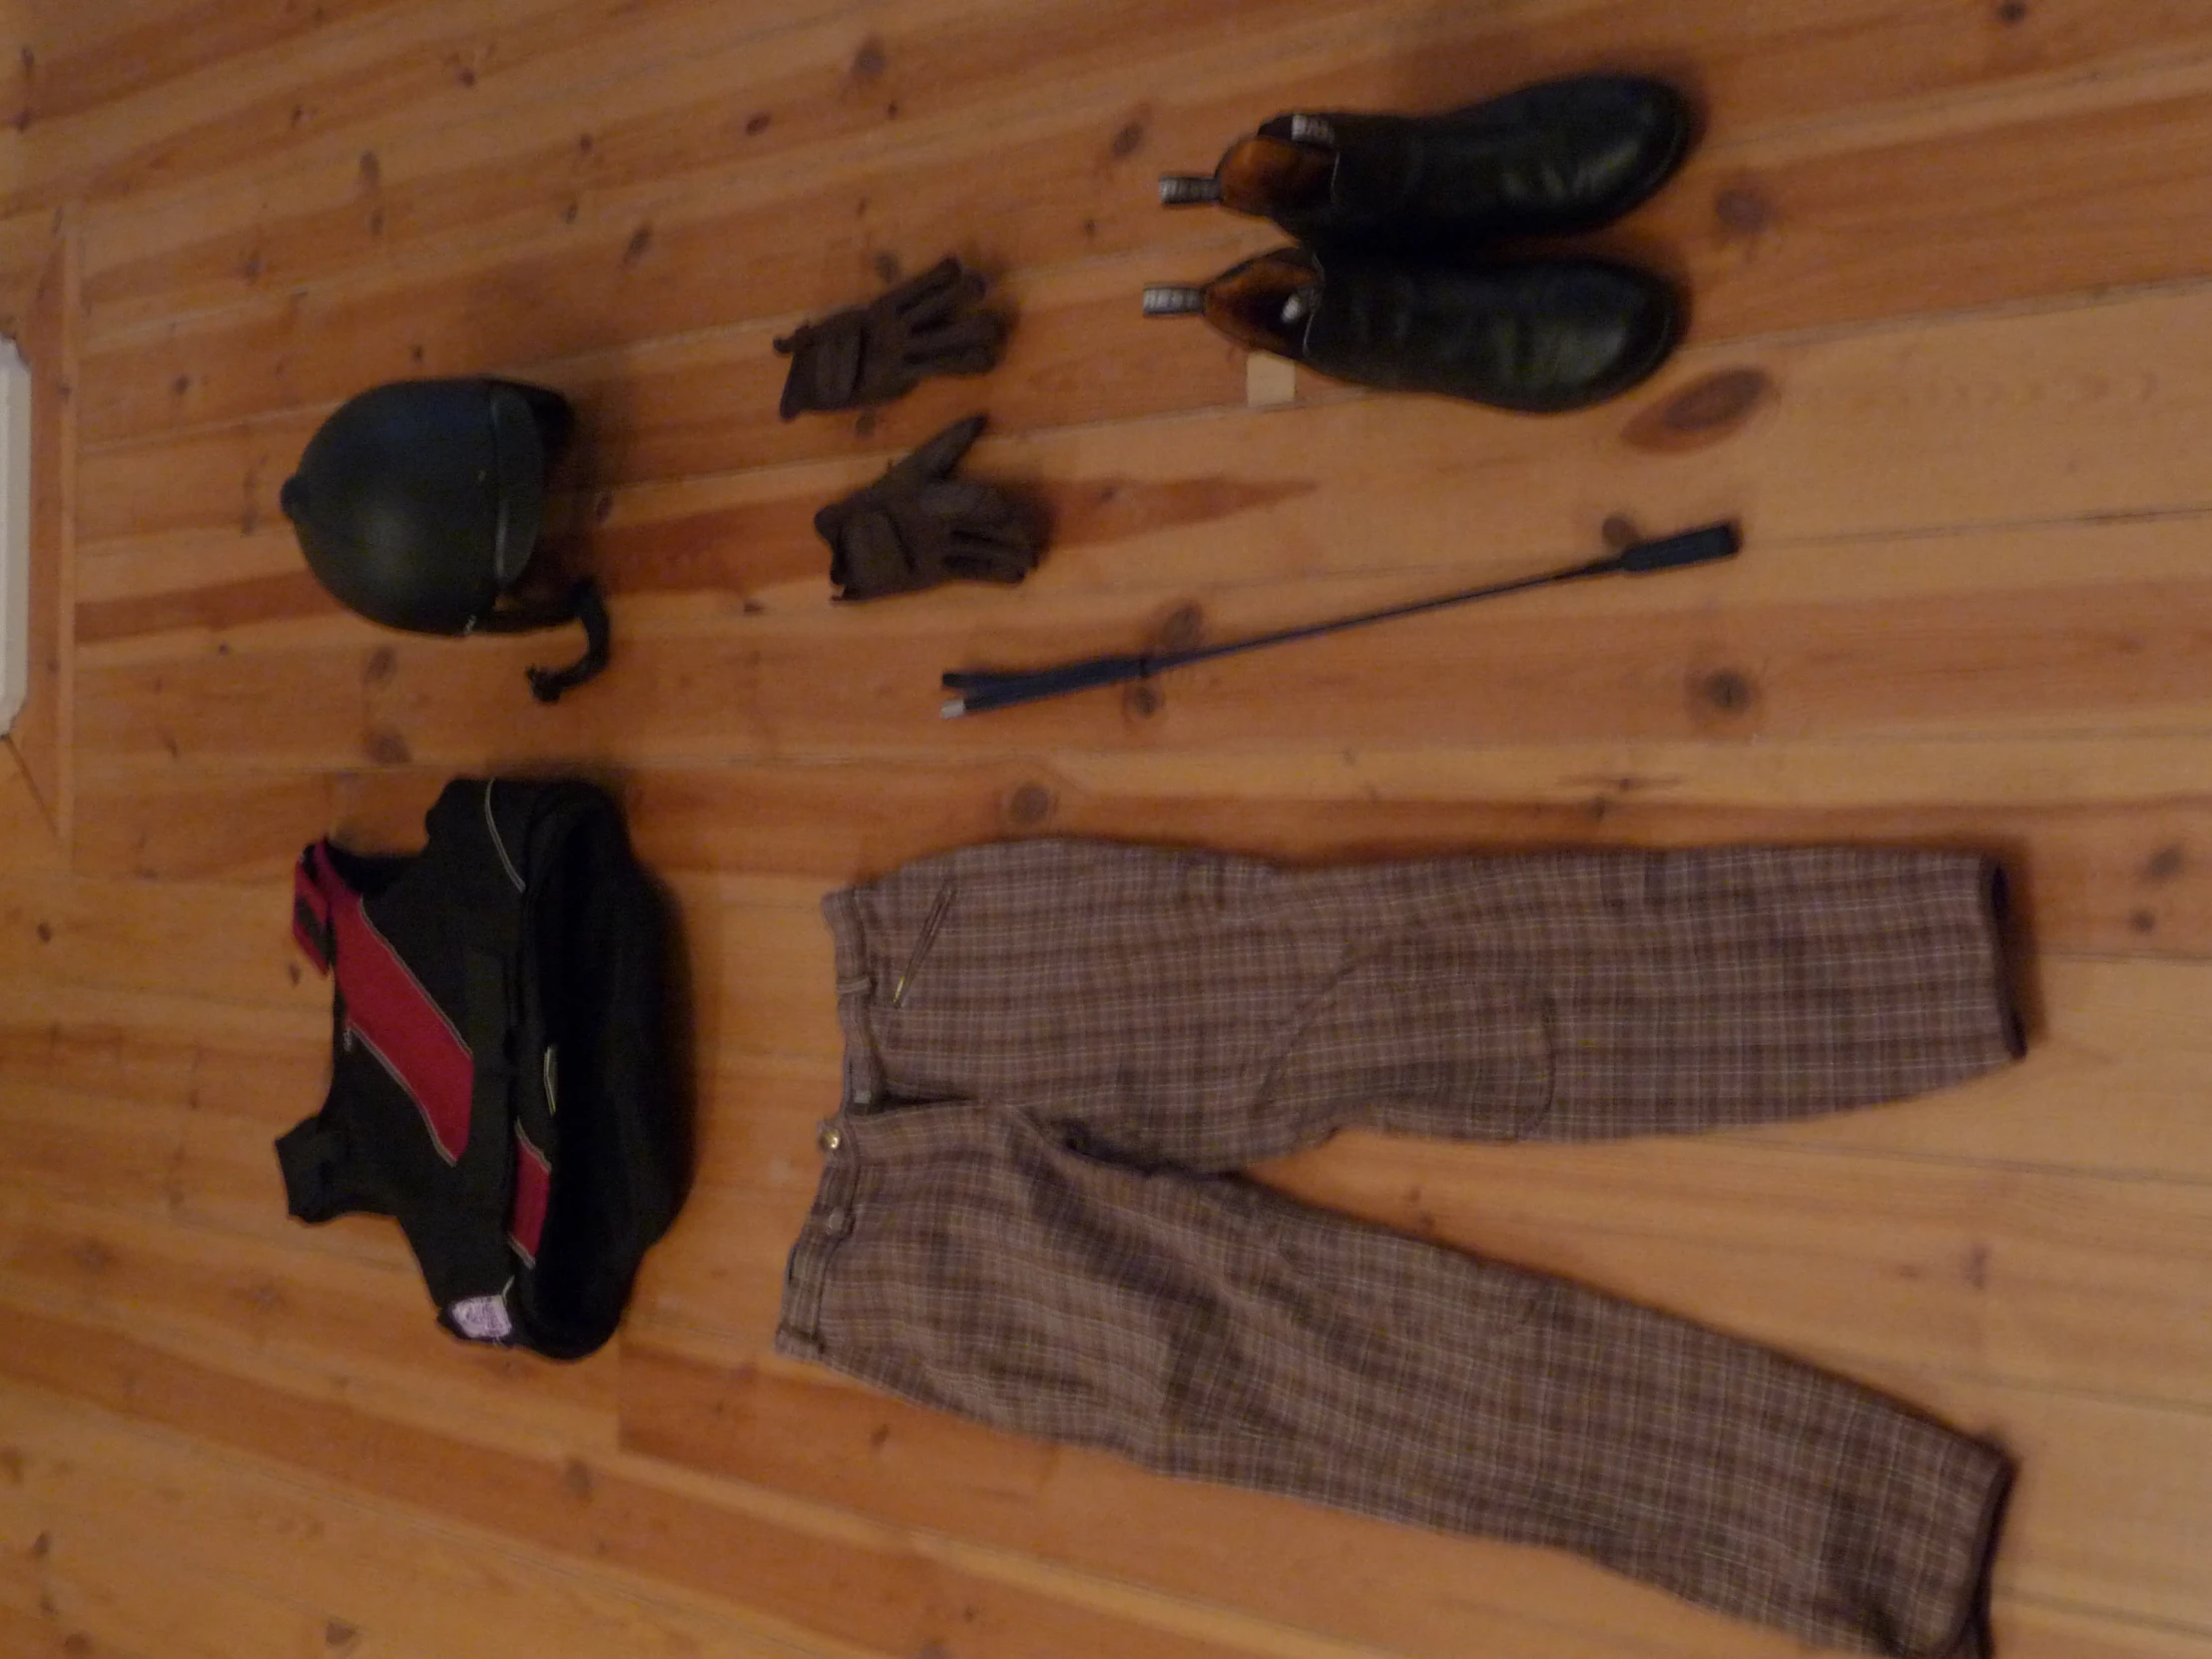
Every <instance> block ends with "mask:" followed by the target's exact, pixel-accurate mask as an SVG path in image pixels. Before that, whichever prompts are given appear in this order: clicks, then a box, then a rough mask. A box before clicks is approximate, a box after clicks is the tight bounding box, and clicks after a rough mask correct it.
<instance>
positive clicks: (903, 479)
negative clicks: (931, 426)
mask: <svg viewBox="0 0 2212 1659" xmlns="http://www.w3.org/2000/svg"><path fill="white" fill-rule="evenodd" d="M983 422H984V417H983V416H982V415H979V414H971V415H969V416H968V417H967V418H966V419H964V420H955V421H954V422H953V423H952V424H951V425H949V426H947V427H946V428H945V429H944V430H943V431H941V432H939V433H937V434H936V436H934V437H932V438H930V439H928V440H927V441H926V442H924V443H923V444H922V445H921V446H920V447H919V448H917V449H915V451H914V452H913V453H912V454H911V455H908V456H907V457H906V458H905V459H904V460H902V461H900V462H899V463H898V464H897V465H896V466H894V467H892V468H891V469H890V471H888V472H886V473H885V474H884V475H883V478H882V481H881V483H879V484H877V485H876V486H875V487H876V488H878V489H880V488H883V487H885V486H889V487H891V488H893V489H909V490H919V489H921V488H922V487H923V486H924V485H926V484H929V483H931V482H934V481H938V480H941V479H943V477H944V476H945V474H946V473H948V472H950V471H951V470H952V469H953V468H954V467H956V466H958V465H959V464H960V457H961V456H962V455H965V454H966V453H967V452H968V449H969V447H970V446H971V445H972V444H973V443H974V442H975V440H976V438H977V437H979V436H980V435H981V434H982V431H983Z"/></svg>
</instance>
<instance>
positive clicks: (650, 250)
mask: <svg viewBox="0 0 2212 1659" xmlns="http://www.w3.org/2000/svg"><path fill="white" fill-rule="evenodd" d="M2208 80H2212V69H2204V70H2199V69H2196V68H2194V67H2192V68H2190V69H2189V70H2188V71H2186V72H2185V73H2180V74H2178V75H2177V74H2176V73H2175V72H2163V73H2161V74H2160V75H2158V76H2153V77H2150V78H2149V79H2148V80H2147V81H2146V82H2145V84H2144V86H2143V88H2142V90H2141V97H2142V99H2143V101H2142V102H2141V103H2139V104H2125V105H2119V106H2118V107H2110V106H2102V105H2100V106H2098V107H2093V108H2090V109H2087V110H2083V111H2078V112H2070V113H2065V114H2061V115H2052V114H2050V113H2049V112H2047V111H2043V110H2040V109H2025V110H2021V109H2015V108H2014V107H2013V106H2012V105H2010V104H2008V103H2006V102H2005V101H2003V100H1993V101H1991V102H1990V103H1989V104H1988V106H1987V109H1988V111H1989V117H1988V119H1989V122H1990V124H1989V125H1988V126H1987V127H1985V128H1977V129H1972V130H1968V131H1965V132H1962V133H1956V134H1949V135H1938V136H1934V137H1930V136H1921V135H1916V136H1914V137H1912V138H1911V139H1909V140H1906V141H1903V142H1901V141H1900V140H1899V139H1898V138H1897V137H1896V136H1895V135H1892V134H1887V133H1884V132H1883V131H1882V130H1881V129H1880V128H1879V126H1877V127H1875V128H1874V129H1872V130H1871V131H1870V130H1862V129H1859V128H1856V127H1849V126H1846V127H1839V128H1837V129H1835V130H1834V132H1833V135H1832V136H1831V143H1832V145H1833V149H1832V151H1831V152H1830V153H1825V154H1818V155H1799V154H1796V153H1795V151H1794V150H1793V151H1792V153H1791V154H1789V155H1787V156H1783V155H1777V156H1773V157H1770V156H1768V155H1766V154H1763V153H1761V152H1760V150H1759V149H1758V147H1757V146H1755V145H1747V146H1745V147H1742V148H1741V149H1740V150H1739V151H1738V152H1737V153H1734V154H1729V155H1725V156H1716V155H1714V154H1705V155H1701V156H1700V157H1698V158H1696V159H1694V160H1693V161H1692V163H1691V164H1690V167H1689V169H1688V170H1687V171H1686V173H1685V175H1684V177H1683V179H1682V180H1681V181H1680V182H1679V183H1678V184H1677V186H1676V187H1675V188H1674V189H1673V190H1671V191H1670V192H1668V193H1667V194H1666V195H1665V196H1663V197H1662V198H1661V199H1660V201H1659V202H1658V203H1657V204H1655V205H1654V206H1653V207H1652V208H1651V209H1650V210H1649V211H1648V216H1647V218H1646V220H1644V221H1642V222H1640V223H1639V226H1638V228H1637V229H1636V230H1635V231H1634V232H1633V233H1629V232H1622V233H1619V236H1620V237H1621V238H1628V237H1630V236H1631V235H1632V236H1633V240H1634V243H1635V245H1636V246H1638V247H1642V248H1644V249H1646V250H1649V251H1663V258H1664V260H1665V262H1666V263H1668V264H1670V265H1673V264H1679V265H1682V266H1684V267H1686V268H1687V271H1686V276H1687V277H1688V279H1689V281H1690V283H1691V286H1692V287H1693V289H1694V291H1695V292H1696V293H1697V295H1698V306H1697V318H1696V322H1695V332H1696V336H1697V337H1699V338H1702V339H1705V340H1732V339H1737V338H1741V337H1743V336H1744V335H1747V334H1755V333H1768V332H1774V331H1776V330H1785V329H1804V328H1809V327H1815V326H1833V325H1835V324H1837V323H1841V322H1848V321H1854V320H1865V319H1871V318H1880V317H1884V316H1890V315H1895V314H1898V313H1902V312H1911V311H1919V310H1929V309H1957V308H1962V307H1967V306H1974V305H1986V304H1991V303H1995V302H1999V301H2010V300H2020V299H2028V298H2036V297H2046V296H2051V295H2056V294H2062V293H2065V292H2068V291H2071V290H2075V289H2080V288H2088V287H2095V286H2100V285H2107V284H2112V283H2129V282H2150V281H2163V280H2174V279H2178V278H2182V277H2198V276H2202V275H2204V273H2205V269H2206V268H2205V266H2204V264H2203V262H2202V261H2201V260H2200V259H2199V258H2198V257H2197V256H2196V254H2195V253H2194V251H2193V249H2192V247H2191V246H2190V245H2189V243H2188V241H2187V239H2186V238H2185V237H2183V236H2181V235H2179V234H2178V232H2177V230H2176V227H2178V226H2179V225H2181V224H2184V223H2186V222H2187V220H2188V218H2189V216H2190V215H2192V214H2195V213H2198V212H2200V211H2201V210H2202V209H2203V208H2204V206H2205V203H2204V202H2203V201H2202V200H2201V199H2200V193H2201V192H2202V190H2203V189H2204V186H2203V184H2202V181H2203V180H2204V179H2205V178H2206V177H2208V176H2212V174H2208V173H2207V170H2206V169H2205V168H2204V166H2203V154H2204V153H2205V151H2206V148H2207V146H2212V91H2207V90H2206V88H2205V86H2204V85H2203V84H2200V83H2202V82H2205V81H2208ZM2124 84H2125V83H2124V81H2119V82H2114V83H2113V85H2114V86H2115V87H2116V86H2120V85H2124ZM2117 96H2118V94H2117V93H2115V92H2108V93H2107V97H2117ZM1118 102H1119V101H1118V100H1117V103H1118ZM1980 107H1981V106H1974V105H1966V106H1961V108H1963V109H1965V110H1968V111H1971V110H1973V109H1976V108H1980ZM1077 109H1078V110H1081V106H1080V105H1078V106H1077ZM1084 113H1086V114H1087V115H1088V116H1089V125H1088V126H1087V127H1085V128H1078V129H1077V130H1075V131H1073V132H1070V131H1069V130H1068V124H1069V122H1070V120H1071V116H1070V114H1069V113H1068V112H1065V111H1062V110H1049V111H1047V112H1044V113H1025V114H1010V115H1009V118H1008V119H1007V120H1006V121H1005V122H1003V123H993V124H992V125H991V128H990V131H989V134H988V139H987V141H981V142H982V143H987V145H988V153H989V154H990V155H993V156H995V157H997V158H999V160H1000V165H999V171H1000V174H1001V187H1000V188H998V189H994V190H993V192H992V193H991V196H990V197H989V198H988V199H984V200H979V199H978V198H977V196H976V195H975V193H974V192H973V191H972V190H971V189H970V188H969V185H968V178H967V174H968V169H967V168H965V167H963V166H960V165H956V164H957V162H958V161H960V160H963V159H972V158H973V157H974V156H975V155H976V154H977V153H978V150H979V148H980V145H979V136H978V135H975V134H972V133H971V134H969V135H967V136H966V145H967V149H966V150H965V151H964V152H954V153H940V152H943V151H944V146H945V145H948V144H955V143H957V142H958V138H957V136H955V137H954V138H952V139H948V140H946V141H944V144H940V145H935V146H933V145H930V144H925V143H915V144H911V145H902V146H901V147H900V149H899V151H898V152H897V153H896V159H895V160H883V161H874V160H873V159H872V158H871V160H870V163H869V165H867V166H865V167H862V166H859V165H857V164H855V165H849V166H844V167H839V168H837V169H835V170H834V171H833V172H831V173H830V174H829V175H827V176H826V179H825V181H824V182H823V183H822V184H819V185H817V184H809V185H804V186H795V187H794V188H793V189H792V190H790V191H788V192H786V193H785V194H783V195H782V196H776V195H773V194H769V193H767V192H765V191H764V190H763V189H762V187H759V186H757V185H754V184H752V182H751V181H746V183H745V184H744V185H741V186H738V187H734V188H736V189H738V190H739V191H740V192H741V194H740V195H739V196H738V197H737V198H736V200H734V201H724V200H716V199H714V198H711V197H706V198H695V197H692V196H688V195H687V196H684V197H679V198H676V199H674V200H670V201H665V202H662V203H661V204H660V205H659V206H658V207H656V208H655V209H654V210H653V211H651V212H647V211H644V210H643V209H642V208H641V207H639V206H634V205H632V204H630V203H627V202H619V201H618V202H615V203H611V204H609V205H608V207H607V209H606V210H605V211H604V212H600V213H595V214H593V215H590V216H588V217H587V216H584V215H580V216H579V218H578V221H577V223H576V225H575V226H573V227H571V226H567V225H563V226H561V227H560V228H559V230H558V233H557V234H555V235H552V236H550V237H548V238H540V239H538V240H537V241H536V242H534V243H533V244H530V245H526V246H525V247H521V248H518V247H514V246H511V245H501V246H496V247H485V248H483V249H480V250H475V251H460V252H456V253H455V254H454V255H453V256H452V257H450V258H447V259H441V260H438V261H436V262H434V263H430V264H427V265H423V266H419V267H417V266H412V265H410V266H406V267H402V268H399V269H396V270H394V271H391V272H386V273H373V274H370V275H367V276H364V277H361V278H359V279H338V280H333V281H327V282H309V283H306V284H304V285H302V286H299V287H297V288H294V289H291V290H288V291H286V292H284V293H282V294H279V295H270V296H268V297H265V298H262V299H259V300H256V301H254V302H252V303H250V304H247V305H245V306H242V307H234V308H231V309H227V310H224V311H220V312H213V313H208V314H207V315H205V316H204V317H202V318H200V319H197V320H195V321H192V322H190V323H185V324H176V323H169V324H164V325H162V326H160V327H158V328H149V329H148V330H147V331H146V332H145V333H144V335H143V337H141V336H134V335H123V336H109V335H106V334H104V333H103V332H101V331H97V330H96V332H95V334H94V336H93V338H92V340H91V342H90V347H89V349H88V352H87V356H86V372H85V413H84V419H85V422H86V431H87V436H88V438H89V439H91V440H92V441H108V440H112V439H117V438H122V437H127V436H130V435H132V434H134V433H144V432H151V431H159V430H165V429H176V428H180V427H184V426H187V425H191V424H195V423H199V422H205V421H212V420H221V419H229V418H237V417H240V416H244V415H250V414H255V413H260V412H265V411H269V410H272V409H278V408H282V407H285V406H286V405H287V404H290V403H294V402H317V401H324V400H329V399H334V398H336V397H339V396H342V395H344V394H345V393H347V392H348V391H351V390H353V389H357V388H358V387H359V386H361V385H364V384H370V383H373V382H375V381H377V380H382V379H390V378H397V377H401V376H404V375H406V374H408V373H418V372H451V371H454V370H455V369H457V368H458V369H462V370H470V369H481V368H485V367H491V366H498V365H512V364H520V363H527V362H530V361H533V360H538V359H543V358H547V357H556V356H564V355H570V354H575V353H580V352H585V351H592V350H600V349H607V348H611V347H614V346H617V345H620V344H623V343H626V342H629V341H633V340H638V339H643V338H650V337H653V336H655V335H660V334H668V333H676V332H683V331H688V330H692V329H699V328H707V327H715V326H723V325H728V324H731V323H734V322H741V321H746V320H749V319H765V318H771V317H776V316H780V315H783V314H785V313H789V312H794V311H798V310H801V309H803V308H805V307H807V306H810V305H816V304H819V303H820V302H821V300H822V297H823V294H824V291H825V283H826V278H827V277H830V274H833V273H838V272H841V273H843V274H844V276H843V279H842V280H840V281H836V282H834V284H833V289H832V290H834V289H841V288H844V287H845V286H846V285H847V284H849V283H850V282H851V281H852V280H853V279H854V278H856V277H860V276H861V274H862V273H864V272H866V271H867V270H868V269H869V267H870V266H871V264H872V263H873V261H874V258H875V256H876V255H877V254H879V253H883V252H888V253H890V254H891V255H893V256H894V257H897V258H899V259H900V260H901V261H903V262H904V263H905V264H907V265H909V266H917V267H918V264H921V263H926V262H927V261H928V260H930V259H932V258H934V257H935V256H936V254H937V253H939V252H941V251H943V250H945V249H948V248H950V249H959V250H961V251H963V252H966V253H967V254H969V255H970V256H971V257H974V258H977V259H979V260H980V261H981V262H982V263H984V264H985V265H987V266H989V267H994V268H1005V267H1014V266H1026V265H1038V264H1048V263H1055V262H1057V261H1060V260H1065V259H1069V258H1074V257H1088V256H1091V255H1095V254H1096V253H1099V252H1106V251H1112V245H1111V244H1110V243H1109V241H1108V236H1107V232H1106V230H1105V229H1104V226H1105V225H1106V223H1107V222H1108V219H1109V218H1110V216H1111V212H1112V210H1111V207H1110V205H1109V202H1108V200H1107V199H1106V198H1105V196H1104V194H1103V193H1104V192H1106V191H1107V190H1109V189H1111V190H1113V191H1115V192H1118V193H1119V194H1118V197H1117V198H1116V199H1117V200H1120V201H1122V202H1124V203H1125V204H1126V206H1125V207H1124V208H1123V210H1122V211H1123V213H1124V215H1129V214H1133V213H1134V212H1135V211H1136V210H1137V209H1138V208H1140V207H1142V208H1143V209H1144V213H1145V215H1146V218H1147V220H1148V221H1149V222H1150V223H1151V224H1153V225H1155V226H1158V225H1160V224H1161V223H1162V222H1161V220H1160V216H1159V214H1158V210H1157V209H1156V208H1154V207H1150V206H1147V205H1146V200H1145V199H1146V193H1145V192H1144V191H1143V190H1142V189H1141V180H1137V179H1131V178H1129V177H1127V173H1128V171H1129V169H1128V166H1127V164H1126V163H1123V162H1121V161H1120V159H1119V158H1114V157H1112V156H1111V154H1110V143H1111V135H1112V132H1113V131H1114V129H1113V128H1112V126H1111V125H1109V123H1108V122H1107V120H1106V119H1105V117H1106V112H1103V111H1090V112H1084ZM1123 119H1126V118H1125V117H1123ZM1239 125H1242V123H1241V122H1240V123H1229V122H1223V123H1221V124H1220V126H1227V127H1228V128H1229V130H1231V131H1234V130H1235V128H1236V127H1237V126H1239ZM1101 128H1104V129H1105V132H1104V133H1103V135H1102V134H1101V132H1100V131H1099V129H1101ZM1218 130H1220V127H1219V126H1217V131H1218ZM2154 135H2155V137H2154ZM1102 142H1104V143H1107V144H1108V145H1109V154H1108V158H1107V163H1106V165H1105V167H1104V168H1103V170H1102V167H1101V161H1100V146H1101V143H1102ZM1213 142H1214V143H1218V142H1219V140H1218V139H1216V140H1214V141H1213ZM1212 148H1213V145H1212V144H1209V145H1207V146H1206V147H1205V152H1206V153H1210V152H1211V150H1212ZM1721 169H1725V177H1724V176H1723V174H1722V173H1720V172H1719V171H1717V170H1721ZM1931 181H1938V182H1939V183H1937V184H1936V186H1935V187H1934V188H1937V189H1939V190H1940V191H1941V193H1942V194H1941V197H1940V199H1939V201H1940V205H1941V210H1942V211H1941V214H1940V219H1939V222H1940V223H1941V224H1942V225H1943V226H1944V227H1945V234H1944V235H1943V236H1941V237H1939V238H1938V237H1935V236H1932V235H1931V234H1930V232H1929V226H1930V224H1931V222H1932V213H1931V209H1932V207H1933V206H1935V205H1936V204H1935V203H1933V202H1932V201H1931V199H1930V198H1929V197H1928V196H1927V195H1926V194H1925V192H1926V191H1928V190H1929V189H1930V188H1931ZM2023 181H2032V184H2026V183H2023ZM2025 192H2032V196H2031V197H2029V196H2025V195H2023V193H2025ZM1724 196H1725V197H1727V199H1728V201H1729V202H1730V203H1731V208H1730V214H1731V216H1732V217H1733V218H1735V219H1739V220H1743V221H1744V222H1746V223H1751V222H1753V221H1756V222H1757V224H1758V227H1759V229H1758V230H1757V231H1755V232H1753V233H1750V235H1749V236H1748V238H1747V236H1745V235H1743V234H1738V233H1732V232H1728V231H1727V230H1726V228H1725V226H1724V227H1723V229H1722V233H1721V234H1720V235H1719V236H1716V235H1715V232H1714V226H1715V224H1716V222H1717V221H1716V215H1717V214H1718V212H1719V209H1718V207H1717V206H1716V204H1717V203H1718V202H1719V201H1720V200H1721V198H1722V197H1724ZM1753 202H1755V203H1757V204H1758V206H1757V208H1756V210H1754V209H1751V208H1747V207H1745V206H1744V205H1743V204H1745V203H1753ZM2030 210H2032V211H2030ZM1102 216H1106V217H1102ZM1178 223H1179V222H1178ZM1086 226H1095V227H1099V229H1097V230H1095V231H1087V230H1086V229H1085V228H1086ZM2023 227H2028V228H2030V232H2029V234H2031V235H2032V236H2033V238H2034V242H2033V246H2032V247H2031V248H2029V249H2028V250H2026V251H2025V254H2024V256H2023V251H2022V249H2021V247H2020V236H2021V234H2022V228H2023ZM1151 234H1152V235H1154V236H1158V235H1162V234H1168V233H1163V232H1160V231H1154V232H1153V233H1151ZM1181 234H1188V233H1181ZM1747 242H1749V243H1751V244H1755V245H1756V246H1755V247H1747ZM1138 246H1146V244H1142V243H1140V244H1138ZM731 248H746V249H749V250H754V251H757V252H755V253H754V255H753V257H752V258H750V259H749V261H748V264H747V276H748V280H747V281H746V282H745V283H744V284H743V286H742V288H741V287H739V286H738V285H736V284H732V283H731V282H729V281H727V280H726V279H725V278H724V277H723V262H724V260H725V259H726V254H727V250H729V249H731ZM1164 275H1168V276H1174V275H1176V273H1175V272H1173V271H1170V272H1167V273H1165V274H1164ZM1185 275H1194V276H1195V275H1203V273H1185ZM1133 291H1134V290H1133V289H1132V293H1133ZM518 301H520V302H518ZM1180 331H1182V330H1168V331H1167V332H1168V333H1169V334H1170V335H1171V336H1172V334H1173V333H1174V332H1180Z"/></svg>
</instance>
